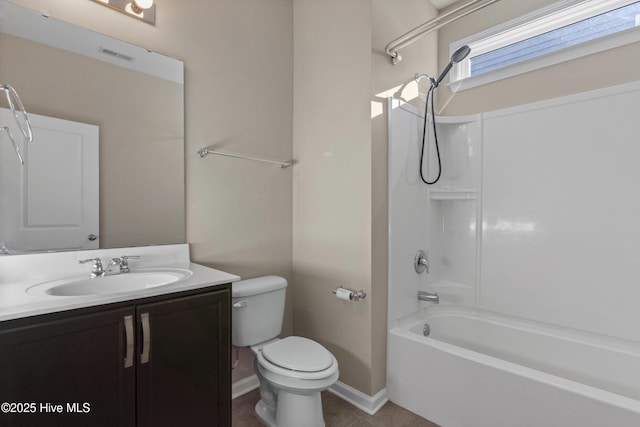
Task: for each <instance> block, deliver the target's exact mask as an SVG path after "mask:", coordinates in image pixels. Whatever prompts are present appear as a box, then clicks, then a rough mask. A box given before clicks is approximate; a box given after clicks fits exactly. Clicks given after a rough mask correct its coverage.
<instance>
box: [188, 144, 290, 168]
mask: <svg viewBox="0 0 640 427" xmlns="http://www.w3.org/2000/svg"><path fill="white" fill-rule="evenodd" d="M207 154H215V155H217V156H226V157H234V158H236V159H245V160H254V161H256V162H264V163H273V164H276V165H280V167H281V168H282V169H285V168H288V167H290V166H292V165H293V162H277V161H275V160H267V159H259V158H257V157H251V156H243V155H241V154H232V153H224V152H222V151H214V150H209V149H207V148H203V149H202V150H199V151H198V156H200V158H204V157H205V156H206V155H207Z"/></svg>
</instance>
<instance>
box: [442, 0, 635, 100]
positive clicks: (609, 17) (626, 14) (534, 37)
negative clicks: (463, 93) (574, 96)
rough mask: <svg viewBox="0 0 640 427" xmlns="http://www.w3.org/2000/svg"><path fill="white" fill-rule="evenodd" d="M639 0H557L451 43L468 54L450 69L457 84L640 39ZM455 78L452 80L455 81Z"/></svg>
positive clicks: (464, 85)
mask: <svg viewBox="0 0 640 427" xmlns="http://www.w3.org/2000/svg"><path fill="white" fill-rule="evenodd" d="M639 30H640V1H628V0H627V1H625V0H586V1H579V2H576V1H575V0H573V1H562V2H559V3H556V4H554V5H551V6H550V7H547V8H544V9H541V10H539V11H536V12H533V13H531V14H528V15H525V16H523V17H521V18H518V19H515V20H513V21H510V22H507V23H506V24H504V25H500V26H498V27H494V28H492V29H489V30H487V31H485V32H482V33H480V34H476V35H474V36H472V37H469V38H467V39H465V40H460V41H459V42H456V43H453V44H452V45H451V50H452V51H454V50H455V49H456V48H457V47H459V46H461V45H464V44H468V45H469V47H471V54H470V55H469V57H468V58H467V59H465V60H464V61H463V62H461V63H460V64H459V65H458V67H457V69H456V70H455V72H454V73H453V74H452V83H453V84H452V89H453V90H459V89H464V88H468V87H474V86H478V85H480V84H484V83H488V82H491V81H496V80H499V79H502V78H506V77H510V76H513V75H516V74H521V73H524V72H527V71H531V70H534V69H537V68H542V67H545V66H548V65H552V64H556V63H559V62H563V61H566V60H569V59H574V58H577V57H580V56H584V55H588V54H591V53H595V52H599V51H602V50H605V49H610V48H612V47H616V46H621V45H624V44H628V43H633V42H636V41H640V31H639ZM456 82H457V84H456Z"/></svg>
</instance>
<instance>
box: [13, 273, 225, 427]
mask: <svg viewBox="0 0 640 427" xmlns="http://www.w3.org/2000/svg"><path fill="white" fill-rule="evenodd" d="M230 307H231V285H230V284H226V285H216V286H210V287H204V288H200V289H197V290H191V291H184V292H178V293H170V294H166V295H160V296H154V297H148V298H142V299H135V300H129V301H123V302H118V303H112V304H106V305H101V306H94V307H89V308H81V309H75V310H68V311H61V312H56V313H50V314H44V315H38V316H32V317H26V318H20V319H15V320H8V321H4V322H0V366H1V367H2V369H1V370H0V404H2V412H0V426H3V427H9V426H15V427H28V426H38V427H42V426H65V427H66V426H91V427H102V426H104V427H114V426H140V427H142V426H145V427H148V426H149V427H150V426H153V427H162V426H167V427H169V426H171V427H174V426H179V425H183V426H190V427H194V426H231V361H230V349H231V308H230Z"/></svg>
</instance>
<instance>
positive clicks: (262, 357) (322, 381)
mask: <svg viewBox="0 0 640 427" xmlns="http://www.w3.org/2000/svg"><path fill="white" fill-rule="evenodd" d="M286 285H287V282H286V280H285V279H283V278H281V277H277V276H267V277H259V278H256V279H249V280H242V281H240V282H236V283H234V284H233V287H232V303H233V330H232V332H233V334H232V337H233V345H235V346H237V347H250V348H251V351H252V352H253V354H254V356H255V360H254V371H255V373H256V376H257V377H258V379H259V381H260V401H259V402H258V403H257V404H256V413H257V414H258V416H259V417H260V418H261V419H262V421H263V422H264V423H265V424H266V425H268V426H270V427H324V425H325V423H324V418H323V415H322V398H321V392H322V391H323V390H326V389H327V388H329V387H331V386H332V385H333V384H334V383H335V382H336V381H337V380H338V375H339V371H338V362H337V361H336V358H335V357H334V356H333V354H331V352H329V351H328V350H327V349H326V348H324V347H323V346H322V345H320V344H318V343H317V342H315V341H313V340H310V339H308V338H303V337H297V336H290V337H286V338H283V339H278V338H276V337H277V336H278V335H279V334H280V332H281V329H282V318H283V315H284V297H285V287H286Z"/></svg>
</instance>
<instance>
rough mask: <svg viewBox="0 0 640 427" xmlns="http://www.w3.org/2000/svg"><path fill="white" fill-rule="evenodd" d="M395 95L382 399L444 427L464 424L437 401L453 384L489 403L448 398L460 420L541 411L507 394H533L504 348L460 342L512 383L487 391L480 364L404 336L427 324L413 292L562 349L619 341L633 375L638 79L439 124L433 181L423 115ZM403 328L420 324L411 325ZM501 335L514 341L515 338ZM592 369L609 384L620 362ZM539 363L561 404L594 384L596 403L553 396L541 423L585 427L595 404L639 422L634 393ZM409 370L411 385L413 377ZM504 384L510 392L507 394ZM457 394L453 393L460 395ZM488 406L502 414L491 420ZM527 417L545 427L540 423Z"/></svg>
mask: <svg viewBox="0 0 640 427" xmlns="http://www.w3.org/2000/svg"><path fill="white" fill-rule="evenodd" d="M389 102H390V105H389V111H390V114H389V222H390V233H389V309H388V319H389V331H390V332H389V337H388V369H387V372H388V374H387V376H388V379H387V387H388V390H389V396H390V398H391V400H393V401H395V402H396V403H398V404H400V405H403V406H406V407H407V408H408V409H411V410H413V411H416V412H418V413H420V415H422V416H425V417H427V418H429V419H431V420H433V421H435V422H440V423H442V424H443V425H444V426H446V427H454V426H456V425H465V424H464V420H463V419H462V418H458V419H456V414H455V412H456V411H451V410H447V409H446V408H447V405H446V404H445V402H444V400H445V399H446V398H445V396H447V387H449V388H451V387H453V385H455V384H457V385H458V386H459V387H461V388H468V390H467V391H466V392H465V393H461V394H459V395H460V396H463V395H464V396H468V397H471V396H476V397H479V396H488V398H487V399H485V400H486V402H485V403H486V405H488V406H482V407H481V406H480V405H475V404H474V405H471V404H470V402H462V401H460V402H457V403H458V404H459V406H464V407H465V408H466V409H465V411H459V414H460V417H462V416H463V413H465V414H466V415H465V416H471V417H473V418H474V419H475V420H476V421H475V425H478V426H485V425H486V426H489V425H491V426H496V425H498V426H500V425H504V426H510V425H529V424H526V423H527V422H528V421H527V420H524V421H523V419H521V418H519V419H517V420H516V419H514V418H513V417H512V416H513V412H512V411H511V412H510V411H509V410H507V408H508V407H509V406H511V407H517V406H518V405H521V407H522V408H526V407H533V406H537V405H534V404H532V403H531V401H527V400H526V395H525V394H521V393H515V392H514V389H521V388H522V387H527V386H526V385H524V384H521V383H518V382H517V381H516V380H515V378H516V377H517V375H515V374H514V370H513V369H511V367H512V364H513V362H508V361H503V360H501V359H500V358H499V357H496V356H495V355H496V354H499V353H491V352H489V351H488V350H487V352H489V353H490V354H488V355H487V354H486V352H485V354H481V352H480V351H478V350H479V348H478V347H476V348H473V349H468V348H464V343H463V342H457V343H454V344H455V345H454V346H456V347H458V348H459V349H460V350H462V352H463V353H465V354H467V355H472V356H473V357H471V358H470V360H472V359H474V357H475V355H480V356H482V357H486V358H489V360H490V363H489V365H490V366H491V369H489V371H487V372H489V374H488V375H489V377H488V378H494V379H500V381H501V379H502V377H503V375H505V373H507V374H509V375H511V374H513V375H512V376H509V375H507V378H511V379H508V380H507V381H506V382H500V381H498V383H495V384H501V385H500V386H496V387H497V388H496V389H495V390H492V389H490V386H489V385H488V384H489V383H483V382H474V381H473V380H472V379H471V377H465V375H466V374H468V373H469V372H470V370H472V369H475V368H472V367H471V366H472V365H473V364H474V363H475V362H473V363H472V365H460V364H458V363H457V361H456V362H455V363H453V362H454V359H452V358H451V357H454V356H451V353H448V354H449V356H446V355H445V354H444V353H443V354H440V353H438V354H436V353H433V348H436V349H438V350H439V351H440V350H442V349H443V346H442V345H441V343H440V342H439V341H437V339H434V338H433V337H429V338H425V337H423V336H419V335H416V334H413V335H408V334H409V333H408V332H407V331H408V330H411V329H412V328H413V330H414V331H415V330H417V329H420V331H421V327H422V323H424V322H423V320H424V319H425V318H426V316H428V315H429V308H427V307H429V305H430V304H429V303H425V302H420V301H418V299H417V293H418V291H420V290H423V291H429V292H438V294H439V295H440V303H441V305H453V306H463V307H467V308H469V309H471V310H475V311H477V312H480V313H489V314H490V315H495V318H498V319H501V318H509V319H517V320H518V321H519V322H524V323H525V324H526V323H527V322H530V324H531V325H548V326H550V327H552V328H555V329H554V331H555V332H557V333H559V334H560V336H561V337H562V336H564V337H565V338H566V339H567V340H568V341H571V340H572V338H571V337H572V336H573V335H572V331H575V332H578V333H584V334H586V335H584V336H594V337H595V336H597V337H600V338H602V342H605V343H606V342H610V343H612V344H611V349H612V350H613V348H614V347H615V348H620V346H622V348H625V349H627V350H625V351H628V353H629V354H630V355H632V356H633V357H636V358H635V359H632V360H635V361H636V362H632V363H631V365H629V366H631V369H630V371H633V372H628V375H630V376H637V375H638V374H640V350H639V346H640V329H639V328H637V325H638V324H640V312H639V311H638V310H637V308H636V307H635V304H636V303H635V302H636V301H638V300H640V286H637V285H636V280H635V278H636V277H637V275H638V267H637V265H638V262H637V260H638V259H640V244H639V243H638V242H639V241H640V238H639V237H640V222H638V221H637V218H639V217H640V197H637V194H638V188H637V187H638V185H639V184H638V183H639V182H640V168H638V167H637V165H638V164H640V146H638V144H637V143H636V141H637V136H636V133H637V128H636V125H635V121H636V120H637V119H636V118H635V116H636V115H637V114H636V111H637V108H636V106H637V105H639V104H640V83H638V82H636V83H631V84H626V85H621V86H615V87H610V88H606V89H601V90H597V91H592V92H587V93H582V94H577V95H572V96H568V97H563V98H558V99H552V100H547V101H543V102H538V103H534V104H528V105H522V106H518V107H513V108H509V109H505V110H499V111H494V112H489V113H482V114H478V115H473V116H465V117H442V118H438V120H437V122H438V137H439V141H440V149H441V152H442V168H443V171H442V178H441V180H440V182H438V184H436V185H434V186H426V185H424V184H423V183H422V182H421V181H420V178H419V175H418V165H419V159H420V157H419V156H420V134H421V130H422V127H421V124H422V112H421V111H419V110H418V109H416V108H414V107H412V106H410V105H408V104H403V103H401V102H400V101H397V100H390V101H389ZM427 151H428V153H427V156H428V158H425V164H428V165H429V171H431V172H433V171H436V172H437V165H436V164H435V161H434V160H435V156H434V152H433V148H432V147H431V148H430V149H429V150H427ZM425 172H426V170H425ZM419 249H424V250H426V251H427V252H428V256H429V261H430V265H431V271H430V273H429V274H417V273H416V272H415V270H414V268H413V265H412V261H413V258H414V255H415V253H416V251H417V250H419ZM409 319H413V320H409ZM412 321H415V324H412V326H411V327H408V326H407V322H409V323H411V322H412ZM494 321H496V320H495V319H494ZM456 324H457V323H456V322H452V323H451V322H449V323H447V322H442V325H444V326H438V329H440V328H445V331H437V332H438V333H443V334H445V335H446V334H447V333H448V331H446V329H447V328H450V327H451V326H446V325H456ZM403 325H404V326H403ZM403 327H404V329H402V328H403ZM565 332H566V333H565ZM503 336H505V341H507V342H506V343H504V344H505V345H507V346H509V344H510V343H511V338H507V337H509V336H511V335H509V334H504V335H503ZM436 338H437V335H436ZM416 342H420V345H416ZM525 342H529V341H526V340H525ZM613 343H615V345H614V344H613ZM446 345H452V344H450V343H448V344H446ZM446 345H445V347H446ZM418 348H421V349H423V350H424V351H425V352H422V351H423V350H420V351H418V350H417V349H418ZM426 348H431V350H429V351H427V350H425V349H426ZM548 351H549V352H553V347H552V348H549V349H548ZM445 353H446V352H445ZM492 354H493V355H492ZM455 357H457V356H455ZM439 360H440V361H441V362H438V361H439ZM456 360H457V359H456ZM593 360H594V363H595V365H596V366H598V367H599V369H601V370H602V371H604V372H605V375H606V372H607V370H612V369H614V366H612V365H611V362H610V361H611V360H612V359H610V358H608V357H605V356H598V357H596V358H595V359H593ZM502 362H504V363H506V364H501V363H502ZM517 363H518V362H516V364H517ZM510 364H511V365H510ZM454 365H455V366H457V368H456V369H453V368H451V366H454ZM533 365H534V368H526V366H524V367H525V368H526V369H530V370H531V371H532V372H539V373H540V374H541V375H542V376H545V375H547V376H553V377H554V378H558V379H559V380H561V381H560V382H558V381H551V383H552V384H555V385H554V386H553V387H554V392H553V394H554V395H555V394H556V392H560V391H567V386H566V384H565V383H562V381H569V382H572V383H575V384H578V385H581V386H585V387H587V388H589V390H591V389H593V390H591V391H593V393H592V394H589V393H586V394H585V392H584V390H582V389H581V390H582V391H579V392H577V393H573V392H572V393H573V394H572V393H569V394H566V395H564V397H563V398H558V399H560V400H558V401H559V402H564V403H566V404H565V405H557V407H556V406H548V407H546V408H545V407H544V405H542V406H538V407H537V408H535V409H536V411H537V413H541V414H546V415H541V417H542V418H543V419H542V421H544V417H547V419H548V421H549V422H550V424H544V425H556V424H554V422H557V421H558V420H559V419H564V420H566V421H565V423H564V424H562V425H563V426H573V425H582V424H579V423H580V422H582V421H581V420H580V419H579V418H578V416H577V415H575V414H576V413H577V411H581V410H584V411H586V410H587V408H591V409H590V411H591V413H593V408H607V409H602V410H597V413H598V414H601V415H603V416H606V417H607V418H608V419H611V417H612V416H616V414H617V415H618V416H619V419H618V420H617V421H618V422H619V424H616V425H620V426H623V425H638V424H640V402H639V401H638V399H640V392H639V391H638V390H636V391H632V392H630V394H629V393H628V394H627V395H620V394H618V393H617V392H610V391H606V390H603V389H601V388H599V387H598V386H593V385H584V384H582V383H580V381H575V379H572V377H571V376H570V375H569V374H566V375H563V371H562V369H561V370H560V371H554V372H552V373H549V372H546V371H545V370H544V369H543V367H541V366H543V365H540V364H535V363H534V364H533ZM569 365H571V363H569ZM409 366H411V367H412V368H413V370H409V369H408V368H407V367H409ZM465 366H466V367H465ZM473 366H475V365H473ZM446 367H449V369H447V368H446ZM634 367H635V369H633V368H634ZM496 369H497V371H496ZM416 370H417V371H419V372H416ZM430 371H433V372H430ZM420 372H422V373H420ZM491 372H494V373H495V375H493V376H492V375H491ZM482 375H485V374H482ZM612 375H613V373H612ZM410 376H414V377H417V378H419V380H418V381H410V378H409V377H410ZM567 377H569V378H567ZM578 378H579V376H578ZM404 382H406V383H408V384H412V385H411V386H410V387H409V388H415V390H410V392H409V394H407V389H403V388H402V387H396V386H394V384H401V383H404ZM561 383H562V384H565V385H559V384H561ZM509 387H513V388H514V389H511V392H509ZM568 388H569V389H572V390H574V391H575V388H572V387H568ZM578 388H579V387H578ZM459 390H460V388H458V391H459ZM494 391H495V392H496V394H493V393H494ZM451 392H452V395H456V390H455V389H454V390H451ZM421 393H422V394H421ZM500 393H503V396H502V397H500V396H501V394H500ZM634 393H637V394H634ZM411 394H413V395H414V396H415V395H418V396H420V395H422V396H425V397H423V398H421V399H422V400H423V402H422V404H417V401H416V399H415V398H411V399H409V398H408V396H409V395H411ZM544 394H545V393H542V395H544ZM546 394H549V392H546ZM560 394H561V395H562V393H560ZM426 396H430V398H431V397H433V398H437V396H441V397H440V398H441V399H443V402H440V403H442V404H438V403H439V402H434V401H431V402H430V403H429V404H427V403H426V400H428V399H427V397H426ZM492 396H493V397H492ZM576 396H578V397H576ZM505 399H506V400H505ZM562 399H564V400H562ZM594 399H595V400H594ZM418 400H420V399H418ZM596 401H597V402H598V403H597V404H594V402H596ZM620 401H624V404H620V403H619V402H620ZM576 402H578V403H576ZM603 402H605V403H603ZM574 403H575V405H577V406H575V405H574ZM581 408H582V409H581ZM491 411H493V412H495V413H496V414H498V415H497V417H490V416H489V415H488V414H489V412H491ZM587 412H588V411H587ZM587 412H585V413H587ZM558 417H565V418H558ZM525 418H526V417H525ZM496 420H497V421H498V424H496ZM536 420H537V421H538V422H541V419H540V417H538V418H536ZM531 422H533V418H532V421H531ZM523 423H524V424H523ZM531 425H533V424H531ZM587 425H589V424H587ZM594 425H595V424H594Z"/></svg>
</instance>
